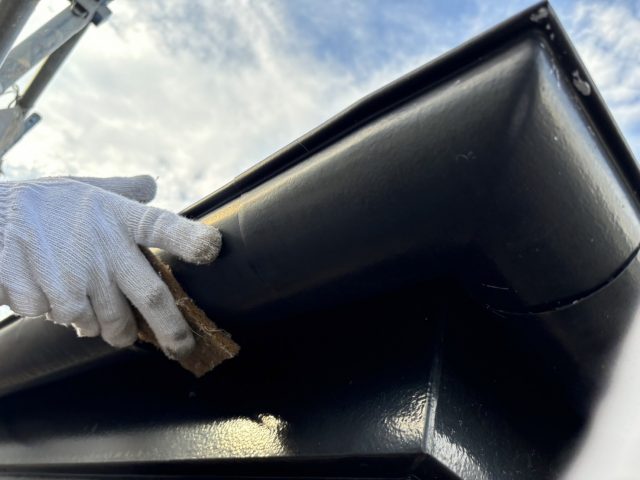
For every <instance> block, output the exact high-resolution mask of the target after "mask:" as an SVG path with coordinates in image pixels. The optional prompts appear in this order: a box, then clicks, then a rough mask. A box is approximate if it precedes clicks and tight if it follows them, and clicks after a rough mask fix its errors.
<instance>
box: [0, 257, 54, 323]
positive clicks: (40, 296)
mask: <svg viewBox="0 0 640 480" xmlns="http://www.w3.org/2000/svg"><path fill="white" fill-rule="evenodd" d="M11 264H12V268H13V272H12V275H11V277H10V278H11V280H10V283H9V284H8V285H7V286H6V287H5V288H4V289H3V290H4V293H5V301H6V302H7V303H8V304H9V306H10V307H11V310H13V311H14V312H15V313H17V314H18V315H22V316H24V317H37V316H39V315H44V314H45V313H47V312H48V311H49V310H50V309H51V306H50V305H49V300H48V299H47V297H46V295H45V294H44V292H43V291H42V288H40V286H39V285H38V284H36V282H35V281H34V280H33V276H32V274H31V273H29V272H28V271H27V261H26V260H24V257H20V258H18V259H17V261H14V262H11ZM3 270H4V269H3ZM3 273H4V272H3ZM3 276H4V275H3Z"/></svg>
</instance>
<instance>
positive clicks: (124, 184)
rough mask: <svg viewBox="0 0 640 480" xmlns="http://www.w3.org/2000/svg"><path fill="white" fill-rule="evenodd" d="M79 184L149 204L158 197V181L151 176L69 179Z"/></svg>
mask: <svg viewBox="0 0 640 480" xmlns="http://www.w3.org/2000/svg"><path fill="white" fill-rule="evenodd" d="M68 178H69V179H71V180H75V181H77V182H82V183H86V184H89V185H93V186H94V187H98V188H101V189H103V190H108V191H110V192H113V193H116V194H118V195H122V196H123V197H127V198H128V199H130V200H135V201H136V202H142V203H149V202H150V201H151V200H153V198H154V197H155V196H156V190H157V188H158V187H157V185H156V181H155V180H154V179H153V177H151V176H150V175H137V176H135V177H107V178H98V177H68Z"/></svg>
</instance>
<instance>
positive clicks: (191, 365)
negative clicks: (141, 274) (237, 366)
mask: <svg viewBox="0 0 640 480" xmlns="http://www.w3.org/2000/svg"><path fill="white" fill-rule="evenodd" d="M140 250H142V253H144V255H145V257H147V260H149V263H150V264H151V265H152V266H153V269H154V270H155V271H156V272H157V273H158V275H160V278H162V280H163V281H164V282H165V283H166V284H167V286H168V287H169V290H170V291H171V294H172V295H173V298H174V299H175V301H176V305H177V307H178V309H179V310H180V312H181V313H182V315H183V316H184V318H185V320H186V321H187V323H188V324H189V326H190V327H191V331H192V332H193V336H194V338H195V340H196V345H195V348H194V349H193V351H192V352H191V353H190V354H189V355H187V356H186V357H184V358H180V359H178V360H176V361H177V362H179V363H180V365H182V366H183V367H184V368H185V369H187V370H189V371H190V372H191V373H193V374H194V375H195V376H196V377H201V376H202V375H204V374H205V373H207V372H209V371H210V370H212V369H213V368H214V367H215V366H217V365H219V364H220V363H222V362H223V361H225V360H227V359H229V358H233V357H235V356H236V355H237V354H238V352H239V351H240V347H239V346H238V344H237V343H235V342H234V341H233V340H232V339H231V336H230V335H229V333H227V332H226V331H224V330H222V329H220V328H218V327H217V326H216V324H215V323H214V322H213V321H212V320H211V319H210V318H209V317H207V315H206V314H205V313H204V312H203V311H202V310H201V309H200V308H198V306H197V305H196V304H195V303H194V302H193V300H192V299H191V298H190V297H189V296H188V295H187V294H186V292H185V291H184V290H183V289H182V287H181V286H180V284H179V283H178V281H177V280H176V278H175V277H174V276H173V273H172V272H171V268H170V267H169V265H167V264H166V263H164V262H163V261H162V260H160V259H159V258H158V257H157V256H156V255H154V254H153V253H152V252H151V251H150V250H149V249H148V248H145V247H140ZM133 310H134V313H135V317H136V322H137V323H138V339H139V340H140V341H142V342H146V343H151V344H153V345H155V346H156V347H159V345H158V341H157V340H156V337H155V335H154V334H153V331H152V330H151V328H150V327H149V325H148V324H147V322H146V320H145V319H144V318H143V317H142V315H140V313H139V312H138V311H137V310H136V309H135V308H134V309H133Z"/></svg>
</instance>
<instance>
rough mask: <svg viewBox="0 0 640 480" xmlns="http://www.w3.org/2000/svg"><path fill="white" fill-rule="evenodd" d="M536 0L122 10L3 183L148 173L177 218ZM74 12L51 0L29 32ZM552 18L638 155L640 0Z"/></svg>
mask: <svg viewBox="0 0 640 480" xmlns="http://www.w3.org/2000/svg"><path fill="white" fill-rule="evenodd" d="M530 4H531V2H525V1H502V2H495V3H494V2H486V1H475V0H448V1H447V2H442V1H430V0H421V1H418V0H359V1H356V0H340V1H338V0H288V1H285V0H281V1H271V0H260V1H258V0H253V1H249V0H215V1H212V0H189V1H180V0H154V1H153V2H148V1H141V0H115V1H113V2H112V3H111V4H110V8H111V10H112V11H113V15H112V16H111V18H110V19H109V20H108V21H107V22H106V23H103V24H102V25H100V26H98V27H91V29H90V30H89V31H88V32H87V34H86V35H85V36H84V37H83V39H82V40H81V42H80V44H79V45H78V46H77V47H76V49H75V50H74V52H73V53H72V55H71V57H70V58H69V59H68V60H67V62H66V63H65V64H64V66H63V68H62V70H61V71H60V72H59V73H58V75H57V76H56V78H55V79H54V81H53V83H52V84H51V85H50V86H49V88H48V89H47V91H46V92H45V93H44V95H43V96H42V97H41V99H40V101H39V103H38V104H37V106H36V109H35V110H36V111H37V112H38V113H40V114H41V115H42V116H43V121H42V122H41V123H40V124H39V125H37V126H36V127H35V128H34V129H33V130H32V131H31V132H29V133H28V134H27V135H26V136H25V137H24V139H23V140H22V141H21V142H20V143H19V144H18V145H17V146H16V147H15V148H14V149H13V150H11V151H10V152H9V153H8V154H7V155H5V162H4V165H3V170H4V178H5V179H7V180H16V179H28V178H36V177H40V176H49V175H83V176H87V175H93V176H111V175H135V174H141V173H148V174H151V175H153V176H154V177H157V179H158V184H159V190H158V196H157V199H156V201H155V202H154V204H155V205H157V206H160V207H163V208H168V209H170V210H174V211H179V210H181V209H183V208H185V207H187V206H188V205H189V204H191V203H193V202H195V201H197V200H198V199H200V198H202V197H203V196H205V195H207V194H208V193H211V192H212V191H214V190H216V189H218V188H220V187H221V186H223V185H224V184H225V183H227V182H229V181H231V180H232V179H233V178H234V177H235V176H237V175H238V174H240V173H242V172H243V171H245V170H246V169H248V168H249V167H251V166H252V165H254V164H256V163H257V162H259V161H260V160H262V159H264V158H265V157H267V156H269V155H270V154H272V153H274V152H275V151H277V150H278V149H280V148H282V147H284V146H285V145H287V144H288V143H290V142H292V141H294V140H295V139H296V138H297V137H299V136H300V135H302V134H304V133H305V132H307V131H309V130H311V129H313V128H314V127H316V126H318V125H319V124H320V123H322V122H323V121H325V120H327V119H329V118H331V117H332V116H333V115H335V114H336V113H338V112H339V111H341V110H342V109H344V108H346V107H348V106H349V105H350V104H351V103H353V102H354V101H356V100H358V99H359V98H361V97H363V96H364V95H366V94H368V93H371V92H372V91H374V90H376V89H377V88H380V87H382V86H384V85H385V84H387V83H388V82H390V81H392V80H394V79H396V78H398V77H399V76H401V75H403V74H405V73H407V72H409V71H411V70H412V69H414V68H416V67H419V66H421V65H422V64H424V63H426V62H428V61H430V60H432V59H434V58H435V57H437V56H438V55H440V54H443V53H445V52H446V51H447V50H449V49H451V48H454V47H456V46H458V45H459V44H460V43H462V42H464V41H466V40H469V39H470V38H472V37H473V36H475V35H477V34H479V33H481V32H483V31H484V30H486V29H488V28H490V27H492V26H493V25H495V24H496V23H498V22H500V21H502V20H504V19H506V18H507V17H509V16H510V15H513V14H515V13H518V12H519V11H521V10H523V9H524V8H526V7H527V6H529V5H530ZM67 5H68V2H67V1H66V0H41V2H40V5H39V6H38V8H37V10H36V12H35V14H34V15H33V17H32V19H31V20H30V22H29V24H28V25H27V27H26V29H25V34H26V33H28V32H29V31H33V29H35V28H37V27H38V26H39V25H40V24H42V23H43V22H44V21H46V20H47V19H49V18H51V17H52V16H53V15H54V14H55V13H56V12H57V11H59V10H62V9H63V8H65V7H66V6H67ZM553 6H554V8H555V10H556V12H557V13H558V15H559V17H560V20H561V22H562V23H563V25H564V26H565V29H566V30H567V31H568V33H569V35H570V37H571V38H572V40H573V42H574V43H575V45H576V47H577V50H578V52H579V53H580V55H581V56H582V58H583V61H584V62H585V64H586V66H587V69H588V70H589V72H590V73H591V75H592V77H593V78H594V80H595V83H596V85H597V86H598V88H599V89H600V91H601V93H602V94H603V96H604V98H605V100H606V102H607V104H608V105H609V108H610V109H611V111H612V112H613V115H614V117H615V119H616V121H617V122H618V124H619V125H620V127H621V129H622V131H623V133H624V135H625V137H626V138H627V141H628V143H629V145H630V147H631V149H632V150H633V152H634V154H635V155H636V157H639V156H640V155H639V154H640V1H627V2H611V1H608V2H604V1H603V2H598V1H587V2H576V1H564V0H563V1H558V2H555V3H553ZM23 83H24V82H23ZM22 87H23V88H24V84H23V85H22ZM10 100H11V98H10V95H5V96H4V97H3V98H2V101H3V102H4V104H6V103H8V102H9V101H10Z"/></svg>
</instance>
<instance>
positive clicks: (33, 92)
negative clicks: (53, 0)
mask: <svg viewBox="0 0 640 480" xmlns="http://www.w3.org/2000/svg"><path fill="white" fill-rule="evenodd" d="M39 1H40V0H0V94H3V93H5V92H6V91H7V90H8V89H9V88H11V87H12V86H13V85H15V84H16V82H18V81H19V80H20V79H21V78H22V77H24V75H25V74H26V73H27V72H29V71H30V70H31V69H32V68H34V67H35V66H36V65H38V64H39V63H40V62H42V61H44V63H43V64H42V66H41V67H40V69H39V70H38V72H37V73H36V75H35V76H34V78H33V79H32V81H31V83H30V84H29V86H28V87H27V89H26V90H25V92H24V95H19V94H17V95H16V99H15V102H13V104H10V106H8V107H7V108H3V109H0V168H1V166H2V161H3V156H4V155H5V154H6V153H7V152H8V151H9V150H10V149H11V148H12V147H13V146H14V145H15V144H16V143H17V142H18V141H20V139H21V138H22V137H23V136H24V134H25V133H26V132H28V131H29V130H30V129H31V128H32V127H33V126H35V125H36V124H37V123H38V122H39V121H40V120H41V116H40V115H39V114H38V113H35V112H32V110H33V108H34V106H35V104H36V101H37V100H38V98H39V97H40V95H41V94H42V92H43V91H44V90H45V89H46V87H47V86H48V85H49V83H50V82H51V80H52V78H53V76H54V75H55V74H56V72H57V71H58V70H59V69H60V67H61V66H62V64H63V63H64V61H65V60H66V59H67V57H68V56H69V54H70V53H71V51H72V50H73V47H75V45H76V44H77V43H78V41H79V40H80V38H81V37H82V35H83V34H84V33H85V32H86V30H87V28H88V26H89V24H91V23H93V24H94V25H99V24H100V23H102V22H103V21H105V20H106V19H107V18H109V16H110V15H111V11H110V10H109V8H108V7H107V4H108V3H110V1H111V0H70V2H69V5H68V6H67V7H66V8H65V9H64V10H62V11H61V12H60V13H58V14H57V15H56V16H54V17H53V18H51V19H50V20H49V21H48V22H46V23H45V24H44V25H42V26H40V28H38V29H37V30H36V31H35V32H33V33H32V34H31V35H29V36H28V37H27V38H25V39H24V40H23V41H21V42H20V43H18V44H16V45H14V44H15V41H16V38H17V37H18V35H19V34H20V32H21V31H22V29H23V28H24V26H25V24H26V23H27V21H28V20H29V17H31V15H32V14H33V11H34V10H35V8H36V6H37V4H38V3H39Z"/></svg>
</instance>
